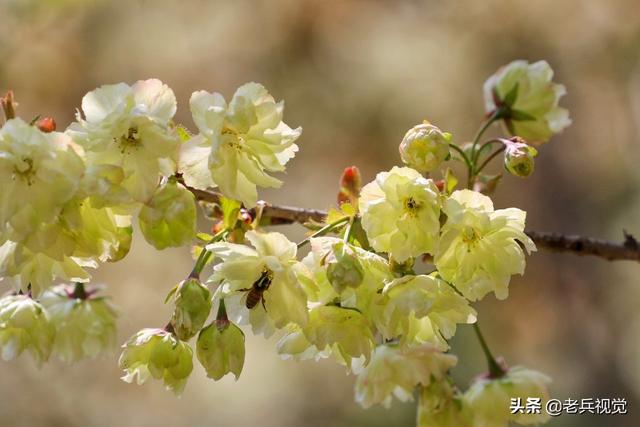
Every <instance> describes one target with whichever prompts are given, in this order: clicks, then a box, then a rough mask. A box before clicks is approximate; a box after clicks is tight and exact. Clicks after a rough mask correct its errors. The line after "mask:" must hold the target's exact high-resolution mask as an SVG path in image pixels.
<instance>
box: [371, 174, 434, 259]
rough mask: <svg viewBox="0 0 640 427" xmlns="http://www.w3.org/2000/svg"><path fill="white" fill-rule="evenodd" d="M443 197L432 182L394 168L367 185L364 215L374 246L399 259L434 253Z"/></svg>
mask: <svg viewBox="0 0 640 427" xmlns="http://www.w3.org/2000/svg"><path fill="white" fill-rule="evenodd" d="M439 197H440V195H439V193H438V189H437V187H436V185H435V184H434V183H433V181H432V180H430V179H426V178H424V177H422V175H420V173H418V172H417V171H416V170H414V169H411V168H406V167H404V168H399V167H394V168H393V169H391V171H389V172H381V173H379V174H378V175H377V176H376V180H375V181H373V182H370V183H369V184H367V185H365V186H364V188H363V189H362V193H361V196H360V201H359V203H360V212H362V226H363V227H364V229H365V231H366V233H367V237H368V238H369V242H370V243H371V246H373V248H374V249H375V250H376V251H379V252H388V253H389V254H390V255H391V256H392V257H393V258H394V259H395V260H397V261H399V262H404V261H406V260H407V259H409V258H410V257H416V256H419V255H422V254H424V253H433V251H434V249H435V245H436V242H437V238H438V232H439V231H440V199H439Z"/></svg>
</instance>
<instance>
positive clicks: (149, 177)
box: [67, 79, 179, 202]
mask: <svg viewBox="0 0 640 427" xmlns="http://www.w3.org/2000/svg"><path fill="white" fill-rule="evenodd" d="M82 111H83V112H84V116H85V118H84V119H83V118H82V117H81V115H80V114H79V113H78V115H77V122H76V123H73V124H72V125H71V126H70V127H69V129H67V133H68V134H69V135H71V136H72V137H73V139H74V140H75V141H76V142H77V143H79V144H80V145H81V146H82V147H83V148H84V149H85V151H86V157H87V163H88V164H89V165H103V164H107V165H115V166H119V167H121V168H122V170H123V172H124V178H123V180H122V187H124V188H125V189H126V190H127V191H128V192H129V194H130V196H131V198H132V199H133V200H134V201H138V202H145V201H147V200H148V199H149V198H150V197H151V194H152V193H153V191H154V189H155V187H156V186H157V184H158V178H159V175H160V174H163V175H166V176H168V175H172V174H173V173H174V172H175V166H176V161H177V155H178V146H179V139H178V137H177V135H176V134H175V133H174V132H173V131H172V130H171V129H170V128H169V124H170V121H171V118H172V117H173V115H174V114H175V112H176V98H175V95H174V94H173V91H172V90H171V89H170V88H169V87H168V86H167V85H165V84H163V83H162V82H161V81H160V80H157V79H149V80H140V81H138V82H136V83H135V84H134V85H133V86H129V85H127V84H125V83H119V84H115V85H104V86H101V87H99V88H98V89H96V90H94V91H92V92H89V93H88V94H86V95H85V96H84V98H82Z"/></svg>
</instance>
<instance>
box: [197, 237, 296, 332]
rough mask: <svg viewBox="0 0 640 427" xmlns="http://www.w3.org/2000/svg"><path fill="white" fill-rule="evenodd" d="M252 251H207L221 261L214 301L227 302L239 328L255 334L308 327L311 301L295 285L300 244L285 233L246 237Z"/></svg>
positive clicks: (226, 247) (232, 247) (224, 246)
mask: <svg viewBox="0 0 640 427" xmlns="http://www.w3.org/2000/svg"><path fill="white" fill-rule="evenodd" d="M246 238H247V239H248V240H249V242H250V243H251V245H252V246H253V248H250V247H248V246H245V245H241V244H237V243H213V244H211V245H208V246H207V249H208V250H209V251H211V252H212V253H213V255H214V256H215V257H217V258H219V259H221V260H222V262H220V263H218V264H216V265H215V266H214V273H213V275H212V276H211V277H210V279H209V281H210V282H211V283H215V284H218V288H217V290H216V293H215V296H214V297H215V298H220V297H224V298H225V303H226V305H227V310H228V312H229V316H230V317H231V318H232V319H233V320H234V322H236V323H240V324H247V323H250V324H251V326H252V328H253V330H254V332H255V333H263V334H264V335H265V336H269V335H271V334H272V333H273V332H274V331H275V329H281V328H283V327H285V326H286V325H287V324H289V323H296V324H299V325H304V324H305V323H306V321H307V318H308V314H307V296H306V294H305V292H304V290H303V289H302V287H301V286H300V284H299V283H298V281H297V280H296V276H295V274H294V270H293V266H294V265H295V264H296V263H297V260H296V253H297V248H296V244H295V243H292V242H290V241H289V239H287V238H286V237H285V236H284V235H283V234H281V233H275V232H272V233H261V232H256V231H249V232H247V233H246Z"/></svg>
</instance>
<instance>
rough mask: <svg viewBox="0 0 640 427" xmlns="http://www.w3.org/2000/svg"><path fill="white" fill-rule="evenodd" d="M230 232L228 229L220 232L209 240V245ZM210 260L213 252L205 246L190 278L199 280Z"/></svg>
mask: <svg viewBox="0 0 640 427" xmlns="http://www.w3.org/2000/svg"><path fill="white" fill-rule="evenodd" d="M228 232H229V230H227V229H226V228H225V229H222V230H220V231H219V232H218V233H217V234H216V235H215V236H213V237H212V238H211V240H209V243H207V244H208V245H209V244H211V243H215V242H218V241H220V240H222V239H223V238H224V237H225V236H226V235H227V233H228ZM209 258H211V252H209V251H208V250H207V247H206V246H205V247H204V248H202V251H201V252H200V255H199V256H198V259H197V260H196V263H195V265H194V266H193V270H191V274H189V277H192V278H194V279H199V278H200V273H201V272H202V269H203V268H204V266H205V265H207V262H208V261H209Z"/></svg>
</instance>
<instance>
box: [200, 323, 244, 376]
mask: <svg viewBox="0 0 640 427" xmlns="http://www.w3.org/2000/svg"><path fill="white" fill-rule="evenodd" d="M244 352H245V349H244V333H243V332H242V330H241V329H240V328H239V327H237V326H236V325H234V324H233V323H229V322H228V321H227V322H213V323H211V324H210V325H209V326H207V327H205V328H204V329H203V330H202V331H200V334H199V335H198V342H197V345H196V354H197V356H198V360H199V361H200V363H201V364H202V366H203V367H204V368H205V370H206V371H207V376H208V377H209V378H213V379H214V380H219V379H220V378H222V377H223V376H225V375H226V374H228V373H232V374H233V375H234V376H235V377H236V380H237V379H238V378H239V377H240V373H241V372H242V367H243V366H244Z"/></svg>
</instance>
